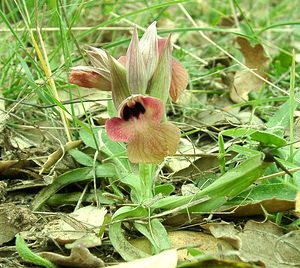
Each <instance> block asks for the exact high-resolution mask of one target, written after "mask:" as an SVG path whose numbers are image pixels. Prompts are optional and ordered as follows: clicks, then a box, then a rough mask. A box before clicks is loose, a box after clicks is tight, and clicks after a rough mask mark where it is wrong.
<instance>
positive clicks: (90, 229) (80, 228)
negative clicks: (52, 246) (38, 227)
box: [43, 206, 107, 247]
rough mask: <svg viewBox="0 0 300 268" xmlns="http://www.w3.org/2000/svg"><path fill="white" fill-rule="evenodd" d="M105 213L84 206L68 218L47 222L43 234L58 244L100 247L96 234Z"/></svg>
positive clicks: (102, 210) (103, 209) (102, 209)
mask: <svg viewBox="0 0 300 268" xmlns="http://www.w3.org/2000/svg"><path fill="white" fill-rule="evenodd" d="M106 213H107V211H106V209H105V208H97V207H94V206H86V207H83V208H80V209H78V210H77V211H75V212H73V213H71V214H69V215H68V216H66V217H64V218H62V219H57V220H53V221H51V222H49V223H48V224H47V225H46V226H45V227H44V230H43V233H44V234H45V235H47V236H49V237H50V238H51V239H53V240H55V241H56V242H57V243H60V244H67V243H72V242H74V241H75V240H79V241H77V243H75V244H73V245H72V246H74V247H76V246H77V245H83V244H84V245H85V247H94V246H99V245H101V240H102V239H101V237H98V236H97V234H98V232H99V229H100V227H101V225H102V224H103V221H104V217H105V215H106Z"/></svg>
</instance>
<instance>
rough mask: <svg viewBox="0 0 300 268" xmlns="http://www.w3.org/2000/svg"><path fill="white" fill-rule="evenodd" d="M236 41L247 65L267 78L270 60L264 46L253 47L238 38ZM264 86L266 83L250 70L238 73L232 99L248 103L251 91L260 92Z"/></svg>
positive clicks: (231, 95) (232, 87)
mask: <svg viewBox="0 0 300 268" xmlns="http://www.w3.org/2000/svg"><path fill="white" fill-rule="evenodd" d="M236 40H237V42H238V44H239V46H240V51H241V52H242V54H243V56H244V59H245V65H246V66H247V67H248V68H249V69H251V70H253V71H255V72H256V73H257V74H259V75H260V76H262V77H264V78H267V75H266V73H265V70H266V68H267V65H268V58H267V57H266V55H265V51H264V48H263V46H262V45H261V44H256V45H255V46H254V47H252V46H251V44H250V42H249V41H248V40H247V39H245V38H243V37H238V38H237V39H236ZM263 84H264V81H262V80H261V79H260V78H258V77H257V76H256V75H254V74H252V73H251V72H250V71H249V70H243V71H237V72H236V74H235V76H234V79H233V82H232V84H231V87H230V98H231V99H232V101H233V102H235V103H238V102H243V101H247V100H248V94H249V93H250V92H251V91H259V90H260V89H261V87H262V85H263Z"/></svg>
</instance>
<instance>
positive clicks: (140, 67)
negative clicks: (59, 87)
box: [69, 22, 188, 163]
mask: <svg viewBox="0 0 300 268" xmlns="http://www.w3.org/2000/svg"><path fill="white" fill-rule="evenodd" d="M87 54H88V56H89V58H90V61H91V62H92V64H93V67H86V66H84V67H83V66H81V67H76V68H74V69H73V70H72V72H71V74H70V76H69V81H70V83H73V84H77V85H79V86H83V87H88V88H90V87H94V88H98V89H100V90H111V91H112V99H113V102H114V105H115V107H116V108H117V110H118V117H114V118H111V119H109V120H108V121H107V122H106V131H107V135H108V136H109V137H110V139H112V140H113V141H118V142H126V143H127V144H128V146H127V151H128V158H129V160H130V161H131V162H133V163H160V162H161V161H163V159H164V158H165V157H166V156H168V155H171V154H174V153H175V152H176V149H177V145H178V143H179V139H180V131H179V129H178V128H177V127H176V126H175V125H173V124H171V123H169V122H166V121H165V104H166V102H167V100H168V98H169V96H170V97H171V99H172V100H173V101H177V99H178V97H179V96H180V94H181V93H182V92H183V90H184V89H185V88H186V86H187V83H188V75H187V72H186V70H185V69H184V67H183V66H182V65H181V64H180V63H179V62H178V61H176V60H174V59H173V58H172V46H171V41H170V37H169V38H168V39H158V37H157V32H156V23H155V22H154V23H152V24H151V25H150V26H149V27H148V29H147V30H146V31H145V33H144V35H143V36H142V38H141V40H140V41H139V39H138V34H137V30H136V28H135V29H134V31H133V36H132V39H131V42H130V44H129V47H128V50H127V53H126V55H125V56H121V57H120V58H119V59H118V60H116V59H115V58H113V57H112V56H111V55H109V54H108V53H106V52H105V51H103V50H101V49H98V48H93V47H89V50H88V51H87Z"/></svg>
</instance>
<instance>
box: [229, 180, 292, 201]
mask: <svg viewBox="0 0 300 268" xmlns="http://www.w3.org/2000/svg"><path fill="white" fill-rule="evenodd" d="M296 194H297V190H296V189H294V188H293V187H291V186H289V185H288V184H285V183H270V184H260V185H256V186H255V187H252V188H250V189H247V190H246V191H243V192H241V193H240V194H239V195H238V196H236V197H235V198H233V199H232V200H230V201H228V202H227V203H226V205H239V204H241V203H243V204H248V203H257V202H259V201H262V200H267V199H272V198H276V199H280V200H288V201H294V200H295V198H296Z"/></svg>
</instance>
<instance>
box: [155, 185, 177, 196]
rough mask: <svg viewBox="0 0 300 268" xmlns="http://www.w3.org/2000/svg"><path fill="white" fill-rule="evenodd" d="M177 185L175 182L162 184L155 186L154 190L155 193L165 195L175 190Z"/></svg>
mask: <svg viewBox="0 0 300 268" xmlns="http://www.w3.org/2000/svg"><path fill="white" fill-rule="evenodd" d="M174 190H175V186H174V185H173V184H161V185H157V186H155V189H154V192H155V195H158V194H163V195H164V196H167V195H170V194H171V193H172V192H174Z"/></svg>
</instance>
